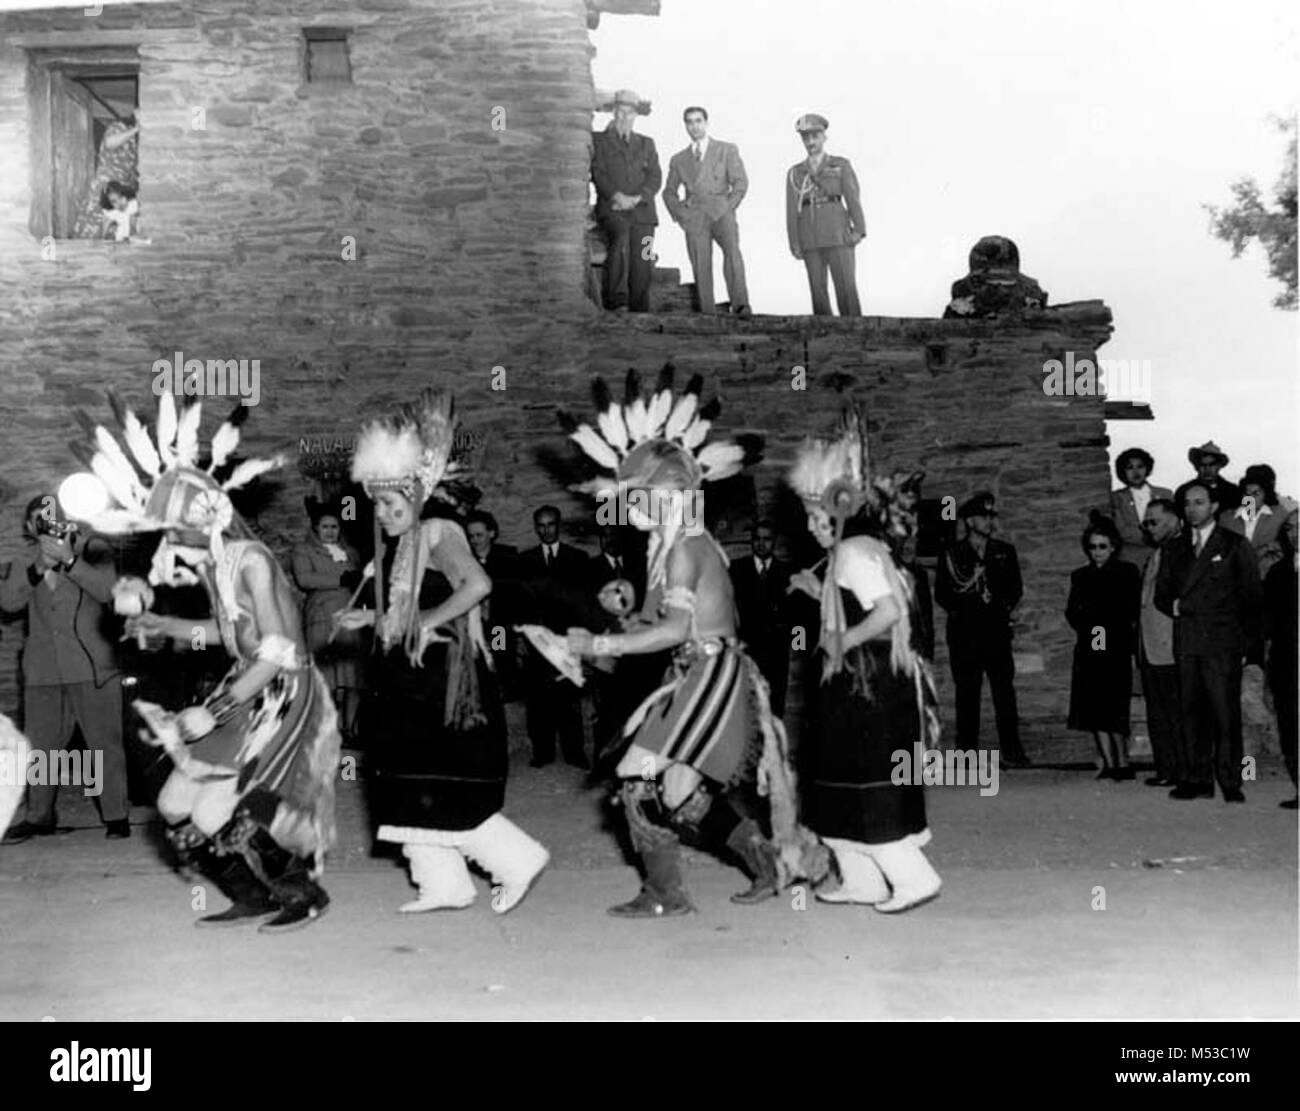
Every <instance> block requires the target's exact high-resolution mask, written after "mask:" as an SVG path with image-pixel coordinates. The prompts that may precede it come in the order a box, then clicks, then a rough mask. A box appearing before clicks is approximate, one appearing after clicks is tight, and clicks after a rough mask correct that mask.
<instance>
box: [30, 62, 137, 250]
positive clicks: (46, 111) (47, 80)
mask: <svg viewBox="0 0 1300 1111" xmlns="http://www.w3.org/2000/svg"><path fill="white" fill-rule="evenodd" d="M126 74H130V75H132V76H134V77H135V79H136V82H137V95H136V99H137V103H138V101H139V92H138V89H139V85H138V83H139V81H140V55H139V52H138V50H137V48H136V47H135V46H121V45H114V46H85V47H54V48H41V49H29V50H28V56H27V106H28V120H29V123H30V153H31V159H30V186H31V198H32V199H31V208H30V211H29V214H28V221H27V223H28V228H29V230H30V231H31V233H32V234H33V235H34V236H36V237H37V238H38V239H43V238H46V237H49V238H52V239H55V240H56V241H57V242H60V243H62V242H68V243H75V242H80V241H81V240H79V239H77V238H74V237H73V236H71V235H69V234H67V232H69V231H71V230H72V229H71V228H59V229H57V231H56V220H55V213H56V205H57V195H58V188H57V174H58V170H57V168H56V165H55V142H54V116H55V107H54V102H55V96H56V95H58V93H57V86H58V84H59V81H60V80H62V79H69V80H75V79H76V78H78V77H121V76H124V75H126ZM92 138H93V131H92ZM92 158H93V153H92ZM93 172H94V166H93V162H92V165H91V173H92V174H93ZM86 242H95V240H93V239H87V240H86ZM105 242H108V241H107V240H106V241H105Z"/></svg>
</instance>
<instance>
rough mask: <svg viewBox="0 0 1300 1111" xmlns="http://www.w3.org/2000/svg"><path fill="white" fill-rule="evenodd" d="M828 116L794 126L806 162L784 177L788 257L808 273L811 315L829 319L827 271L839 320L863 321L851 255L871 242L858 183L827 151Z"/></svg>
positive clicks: (844, 160)
mask: <svg viewBox="0 0 1300 1111" xmlns="http://www.w3.org/2000/svg"><path fill="white" fill-rule="evenodd" d="M829 126H830V124H828V123H827V121H826V117H825V116H818V115H816V114H809V115H806V116H800V117H799V119H798V121H797V122H796V123H795V125H794V127H795V130H796V131H797V132H799V138H800V139H802V140H803V145H804V149H805V150H806V151H807V152H808V157H807V158H805V159H804V160H803V161H802V162H798V163H796V164H795V165H793V166H791V167H790V170H789V172H787V173H786V175H785V227H786V234H787V236H788V237H789V240H790V253H791V254H792V255H794V257H795V258H797V259H801V260H802V261H803V264H804V267H805V268H806V269H807V271H808V288H809V290H810V291H811V293H812V306H813V314H814V315H816V316H830V315H831V302H830V297H829V296H828V294H827V291H826V274H827V272H828V271H829V272H830V276H831V280H832V281H834V283H835V300H836V302H837V303H838V305H839V309H840V316H861V315H862V305H861V303H860V302H859V301H858V286H857V279H856V277H855V275H854V259H853V251H854V249H855V248H856V247H857V245H858V244H859V243H861V242H862V241H863V240H864V239H865V238H866V237H867V222H866V218H865V217H864V216H863V214H862V199H861V194H860V191H859V189H858V178H857V175H856V174H855V173H854V172H853V167H852V166H851V165H850V164H849V160H848V159H847V158H840V157H839V156H838V155H834V154H828V153H827V152H826V129H827V128H828V127H829Z"/></svg>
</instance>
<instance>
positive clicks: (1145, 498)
mask: <svg viewBox="0 0 1300 1111" xmlns="http://www.w3.org/2000/svg"><path fill="white" fill-rule="evenodd" d="M1155 463H1156V461H1155V460H1154V459H1152V458H1151V455H1150V453H1149V452H1146V451H1144V450H1143V449H1142V448H1140V447H1131V448H1129V449H1128V450H1127V451H1121V452H1120V453H1119V458H1118V459H1116V460H1115V474H1116V476H1118V478H1119V480H1120V482H1122V483H1123V484H1124V485H1123V486H1121V487H1119V488H1118V489H1117V490H1112V491H1111V492H1110V506H1109V512H1108V513H1107V514H1106V515H1107V516H1108V517H1109V518H1110V519H1111V520H1112V521H1114V522H1115V527H1116V528H1117V529H1119V537H1120V539H1121V540H1123V541H1124V546H1123V547H1122V548H1121V549H1120V552H1119V558H1120V559H1122V560H1124V561H1125V562H1126V563H1133V564H1136V565H1137V569H1138V570H1139V571H1141V570H1142V569H1143V568H1144V567H1145V566H1146V565H1147V560H1148V559H1150V558H1151V553H1152V552H1153V551H1154V550H1155V549H1154V548H1152V547H1151V546H1150V545H1149V544H1147V543H1146V541H1145V538H1144V537H1143V535H1142V533H1143V524H1142V522H1143V520H1144V519H1145V518H1146V512H1147V506H1148V505H1150V504H1151V502H1152V501H1154V500H1155V499H1156V498H1167V499H1172V498H1173V494H1172V493H1170V491H1168V490H1166V489H1165V488H1164V487H1163V486H1152V485H1151V483H1149V482H1148V481H1147V478H1148V477H1149V476H1150V474H1151V471H1152V470H1153V469H1154V467H1155ZM1175 504H1177V503H1175Z"/></svg>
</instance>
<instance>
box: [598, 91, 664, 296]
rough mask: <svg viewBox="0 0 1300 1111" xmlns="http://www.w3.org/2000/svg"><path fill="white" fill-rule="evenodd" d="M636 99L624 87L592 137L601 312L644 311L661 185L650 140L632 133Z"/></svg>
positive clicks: (634, 94) (637, 100)
mask: <svg viewBox="0 0 1300 1111" xmlns="http://www.w3.org/2000/svg"><path fill="white" fill-rule="evenodd" d="M639 105H640V98H639V97H638V96H637V95H636V93H634V92H632V91H631V90H630V89H620V90H619V91H618V92H617V93H616V94H615V95H614V119H613V120H612V121H611V122H610V124H609V126H608V127H606V128H605V130H604V131H598V132H596V133H595V135H594V136H592V151H591V180H592V181H593V182H595V185H596V222H597V223H598V224H600V227H601V230H602V231H603V232H604V233H605V241H606V244H607V246H608V253H607V254H606V256H605V308H607V309H615V310H618V309H623V310H626V311H630V312H649V311H650V279H651V276H652V274H653V273H654V234H655V227H656V225H658V223H659V216H658V213H657V212H656V210H655V194H656V193H658V192H659V187H660V185H662V184H663V172H662V171H661V170H660V169H659V154H658V152H657V151H656V150H655V143H654V140H653V139H651V138H650V137H649V136H648V135H638V134H637V133H636V132H635V131H633V130H632V127H633V125H634V124H635V123H636V117H637V113H638V112H639V111H640V108H639Z"/></svg>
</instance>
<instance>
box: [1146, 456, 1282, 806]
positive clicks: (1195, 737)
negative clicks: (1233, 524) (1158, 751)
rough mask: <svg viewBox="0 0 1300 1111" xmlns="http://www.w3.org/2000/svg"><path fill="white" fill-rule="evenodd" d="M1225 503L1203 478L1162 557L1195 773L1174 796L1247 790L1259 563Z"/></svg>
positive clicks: (1159, 584) (1187, 496)
mask: <svg viewBox="0 0 1300 1111" xmlns="http://www.w3.org/2000/svg"><path fill="white" fill-rule="evenodd" d="M1219 508H1220V507H1219V504H1218V502H1217V501H1215V500H1214V494H1213V493H1212V492H1211V490H1210V489H1209V487H1208V486H1207V485H1206V484H1205V483H1204V482H1201V481H1195V482H1192V483H1189V484H1188V485H1187V486H1186V489H1185V491H1184V494H1183V517H1184V519H1185V520H1186V522H1187V526H1188V527H1187V529H1186V532H1185V535H1184V536H1183V538H1182V539H1180V540H1179V541H1178V542H1177V543H1176V544H1174V545H1172V546H1171V547H1170V548H1169V549H1168V551H1167V552H1166V553H1165V557H1164V558H1162V560H1161V566H1160V573H1159V576H1158V577H1157V579H1156V606H1157V607H1158V608H1159V609H1160V611H1161V612H1162V613H1165V614H1167V615H1168V616H1170V617H1172V618H1173V619H1174V657H1175V658H1176V659H1177V661H1178V680H1179V691H1180V694H1181V697H1182V707H1183V715H1184V716H1183V726H1184V730H1183V731H1184V752H1183V768H1184V771H1183V774H1185V775H1186V776H1187V778H1186V780H1185V781H1184V782H1183V783H1180V784H1179V785H1178V786H1177V787H1175V788H1174V789H1173V790H1172V791H1171V792H1170V797H1171V798H1176V799H1194V798H1213V797H1214V781H1215V779H1216V778H1217V779H1218V781H1219V786H1220V788H1221V789H1222V791H1223V800H1224V802H1244V801H1245V796H1244V795H1243V794H1242V791H1241V672H1242V666H1243V663H1244V662H1245V660H1246V659H1247V658H1249V659H1252V660H1256V659H1259V658H1260V656H1261V646H1260V618H1261V612H1260V604H1261V589H1260V582H1259V567H1258V565H1257V563H1256V561H1255V557H1254V555H1253V553H1252V552H1251V550H1250V543H1249V541H1247V540H1246V538H1245V537H1243V536H1238V535H1237V534H1236V533H1233V532H1229V531H1228V530H1227V529H1225V528H1221V527H1219V525H1218V524H1217V523H1216V521H1215V518H1216V516H1217V515H1218V513H1219Z"/></svg>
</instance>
